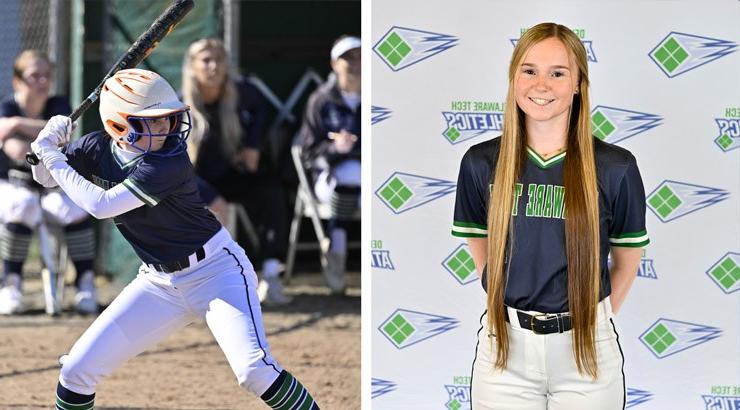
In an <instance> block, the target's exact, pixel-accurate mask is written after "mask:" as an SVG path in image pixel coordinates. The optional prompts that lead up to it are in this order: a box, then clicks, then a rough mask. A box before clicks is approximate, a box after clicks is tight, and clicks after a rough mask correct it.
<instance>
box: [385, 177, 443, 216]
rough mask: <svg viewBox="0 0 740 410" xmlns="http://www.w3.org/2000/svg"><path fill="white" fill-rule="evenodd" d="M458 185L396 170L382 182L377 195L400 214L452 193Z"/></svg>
mask: <svg viewBox="0 0 740 410" xmlns="http://www.w3.org/2000/svg"><path fill="white" fill-rule="evenodd" d="M456 187H457V184H456V183H455V182H453V181H446V180H443V179H437V178H429V177H424V176H421V175H413V174H407V173H405V172H394V173H393V174H391V175H390V176H389V177H388V179H386V180H385V181H384V182H383V183H381V184H380V186H379V187H378V189H377V190H376V191H375V195H376V196H377V197H378V198H379V199H380V200H381V201H382V202H383V204H385V205H386V206H387V207H388V208H390V209H391V210H392V211H393V212H394V213H396V214H400V213H402V212H406V211H408V210H411V209H414V208H416V207H418V206H421V205H424V204H426V203H429V202H431V201H434V200H435V199H439V198H441V197H443V196H445V195H447V194H450V193H452V192H454V191H455V188H456Z"/></svg>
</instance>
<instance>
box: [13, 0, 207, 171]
mask: <svg viewBox="0 0 740 410" xmlns="http://www.w3.org/2000/svg"><path fill="white" fill-rule="evenodd" d="M193 5H194V3H193V0H176V1H175V2H174V3H173V4H172V5H170V7H168V8H167V10H165V11H164V13H162V14H161V15H160V16H159V17H157V19H156V20H155V21H154V23H152V25H151V26H149V29H147V30H146V31H145V32H144V33H143V34H142V35H141V36H139V38H138V39H136V42H134V44H132V45H131V47H130V48H129V49H128V51H126V53H125V54H124V55H122V56H121V58H119V59H118V61H117V62H116V64H114V65H113V67H111V69H110V71H108V74H106V75H105V77H104V78H103V79H102V80H101V81H100V84H98V86H97V87H96V88H95V90H93V92H92V93H90V95H88V96H87V98H85V100H84V101H82V103H80V105H78V106H77V108H75V109H74V111H72V114H70V115H69V118H70V119H71V121H72V122H75V121H76V120H77V118H79V117H80V116H82V114H83V113H84V112H85V111H87V109H88V108H90V106H91V105H92V104H93V103H94V102H95V101H97V99H98V97H99V96H100V91H101V90H102V89H103V84H105V81H106V80H107V79H108V78H110V77H111V76H113V74H115V73H116V72H118V71H120V70H123V69H126V68H134V67H136V66H137V65H139V63H141V62H142V61H143V60H144V59H145V58H146V57H147V56H148V55H149V54H150V53H151V52H152V50H154V48H155V47H157V45H158V44H159V42H160V41H161V40H162V39H163V38H164V37H165V36H166V35H167V34H169V32H170V31H172V29H173V28H174V27H175V25H176V24H177V23H179V22H180V20H182V19H183V17H185V15H186V14H187V13H188V12H190V10H192V9H193ZM26 161H27V162H28V163H29V164H31V165H38V163H39V158H38V157H37V156H36V155H35V154H33V153H30V152H29V153H28V154H26Z"/></svg>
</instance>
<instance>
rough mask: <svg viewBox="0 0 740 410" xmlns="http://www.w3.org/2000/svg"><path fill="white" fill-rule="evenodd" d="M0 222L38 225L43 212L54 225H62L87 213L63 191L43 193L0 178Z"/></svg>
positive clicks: (29, 225) (74, 220)
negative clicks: (40, 194)
mask: <svg viewBox="0 0 740 410" xmlns="http://www.w3.org/2000/svg"><path fill="white" fill-rule="evenodd" d="M0 198H2V200H0V223H9V222H12V223H18V224H23V225H26V226H27V227H29V228H35V227H36V226H37V225H38V224H39V222H41V216H42V212H43V213H45V214H46V215H47V216H48V217H51V221H52V222H54V223H55V224H59V225H62V226H66V225H70V224H72V223H76V222H80V221H82V220H83V219H85V218H87V217H88V214H87V212H85V211H84V210H83V209H82V208H80V207H79V206H77V205H76V204H75V203H74V202H72V200H71V199H69V197H68V196H67V195H66V194H64V193H63V192H60V191H50V192H46V193H44V194H43V195H42V196H41V198H39V194H38V192H36V191H33V190H31V189H28V188H26V187H21V186H17V185H13V184H11V183H9V182H7V181H5V180H1V179H0Z"/></svg>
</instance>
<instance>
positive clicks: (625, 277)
mask: <svg viewBox="0 0 740 410" xmlns="http://www.w3.org/2000/svg"><path fill="white" fill-rule="evenodd" d="M611 256H612V266H611V268H610V269H609V277H610V282H611V288H612V294H611V297H610V299H611V302H612V310H613V311H614V313H617V312H618V311H619V309H620V308H621V307H622V303H624V300H625V298H626V297H627V293H628V292H629V290H630V288H631V287H632V283H633V282H634V281H635V277H637V268H638V266H639V265H640V258H641V257H642V248H630V247H621V246H612V248H611Z"/></svg>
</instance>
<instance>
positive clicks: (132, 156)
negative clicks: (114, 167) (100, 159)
mask: <svg viewBox="0 0 740 410" xmlns="http://www.w3.org/2000/svg"><path fill="white" fill-rule="evenodd" d="M110 150H111V154H113V159H114V160H115V161H116V163H117V164H118V166H120V167H121V169H126V168H131V167H132V166H134V165H136V163H137V162H139V160H140V159H141V158H143V157H144V154H142V153H138V152H130V151H125V150H122V149H121V148H119V147H118V145H116V143H115V141H113V140H111V141H110Z"/></svg>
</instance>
